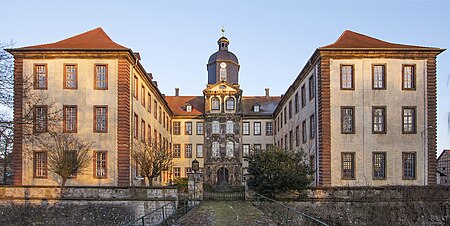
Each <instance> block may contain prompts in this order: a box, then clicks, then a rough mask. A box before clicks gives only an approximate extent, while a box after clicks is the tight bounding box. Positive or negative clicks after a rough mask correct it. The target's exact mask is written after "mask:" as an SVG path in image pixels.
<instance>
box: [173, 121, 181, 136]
mask: <svg viewBox="0 0 450 226" xmlns="http://www.w3.org/2000/svg"><path fill="white" fill-rule="evenodd" d="M173 135H181V122H173Z"/></svg>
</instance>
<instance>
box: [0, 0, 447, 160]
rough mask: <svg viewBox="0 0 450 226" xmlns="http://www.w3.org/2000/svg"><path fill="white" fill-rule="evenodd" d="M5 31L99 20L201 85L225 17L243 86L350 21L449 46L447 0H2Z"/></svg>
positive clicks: (184, 84) (52, 37)
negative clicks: (237, 59)
mask: <svg viewBox="0 0 450 226" xmlns="http://www.w3.org/2000/svg"><path fill="white" fill-rule="evenodd" d="M0 10H1V12H2V18H3V19H5V18H6V20H4V21H3V22H2V24H1V29H0V30H1V33H0V41H9V40H13V41H14V42H15V46H16V47H21V46H29V45H35V44H42V43H49V42H55V41H58V40H61V39H64V38H67V37H70V36H73V35H75V34H79V33H82V32H85V31H87V30H91V29H94V28H96V27H102V28H103V29H104V30H105V31H106V32H107V33H108V35H109V36H110V37H111V38H112V39H113V40H114V41H115V42H117V43H119V44H121V45H124V46H126V47H129V48H132V49H133V50H134V51H137V52H140V53H141V57H142V61H141V62H142V64H143V65H144V67H145V68H146V70H147V71H149V72H152V73H153V75H154V78H155V80H157V81H158V84H159V88H160V89H161V91H162V92H163V93H165V94H167V95H173V93H174V91H173V90H174V88H175V87H179V88H180V90H181V95H202V92H201V91H202V90H203V89H204V88H205V84H206V82H207V73H206V63H207V60H208V58H209V56H210V55H211V54H212V53H213V52H215V51H216V50H217V44H216V41H217V39H218V38H219V37H220V36H221V33H220V28H221V27H222V26H225V29H226V33H225V36H227V37H228V38H229V40H230V47H229V49H230V51H232V52H234V53H235V54H236V55H237V57H238V58H239V63H240V65H241V70H240V78H239V79H240V84H241V88H242V89H243V90H244V95H263V94H264V88H266V87H269V88H270V89H271V94H273V95H280V94H282V93H284V92H285V91H286V90H287V89H288V87H289V85H290V84H291V83H292V81H293V80H294V79H295V77H296V76H297V75H298V73H299V72H300V70H301V69H302V67H303V66H304V64H305V62H306V61H307V60H308V58H309V57H310V56H311V54H312V53H313V52H314V50H315V49H316V48H317V47H320V46H324V45H327V44H330V43H332V42H334V41H335V40H336V39H337V38H338V37H339V36H340V34H341V33H342V32H343V31H344V30H346V29H350V30H353V31H356V32H359V33H363V34H366V35H369V36H372V37H376V38H379V39H382V40H385V41H389V42H395V43H403V44H412V45H421V46H432V47H439V48H449V47H450V19H449V16H448V12H449V11H450V2H446V1H395V2H392V1H378V2H370V1H344V2H341V1H314V2H313V1H233V0H229V1H139V0H135V1H112V0H109V1H92V0H91V1H84V0H78V1H46V0H41V1H22V0H15V1H1V2H0ZM449 76H450V52H449V51H446V52H444V53H442V54H441V55H440V56H439V57H438V153H440V152H441V150H442V149H443V148H450V136H449V126H448V123H447V119H448V113H449V112H450V98H449V97H450V95H449V92H448V91H447V90H448V88H449V85H448V84H449V81H448V78H449Z"/></svg>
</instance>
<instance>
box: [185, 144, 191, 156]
mask: <svg viewBox="0 0 450 226" xmlns="http://www.w3.org/2000/svg"><path fill="white" fill-rule="evenodd" d="M184 157H185V158H192V144H185V145H184Z"/></svg>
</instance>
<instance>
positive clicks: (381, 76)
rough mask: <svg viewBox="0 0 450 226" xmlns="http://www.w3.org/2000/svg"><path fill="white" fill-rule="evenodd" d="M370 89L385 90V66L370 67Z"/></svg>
mask: <svg viewBox="0 0 450 226" xmlns="http://www.w3.org/2000/svg"><path fill="white" fill-rule="evenodd" d="M372 88H373V89H386V65H384V64H381V65H376V64H375V65H372Z"/></svg>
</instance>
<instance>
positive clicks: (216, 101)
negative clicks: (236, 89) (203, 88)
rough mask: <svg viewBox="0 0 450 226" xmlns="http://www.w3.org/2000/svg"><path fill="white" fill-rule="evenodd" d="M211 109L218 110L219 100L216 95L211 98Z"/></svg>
mask: <svg viewBox="0 0 450 226" xmlns="http://www.w3.org/2000/svg"><path fill="white" fill-rule="evenodd" d="M211 110H220V101H219V98H218V97H213V98H212V99H211Z"/></svg>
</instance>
